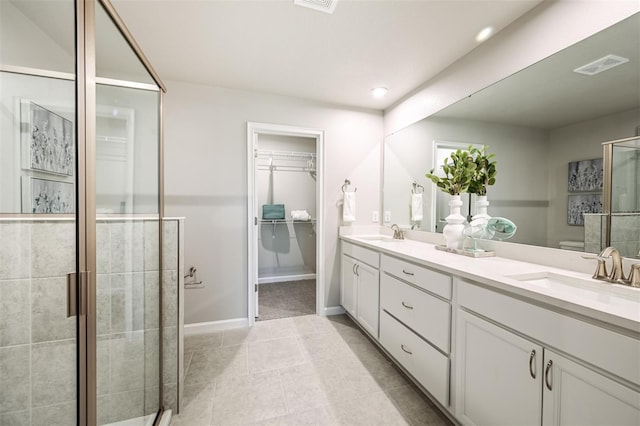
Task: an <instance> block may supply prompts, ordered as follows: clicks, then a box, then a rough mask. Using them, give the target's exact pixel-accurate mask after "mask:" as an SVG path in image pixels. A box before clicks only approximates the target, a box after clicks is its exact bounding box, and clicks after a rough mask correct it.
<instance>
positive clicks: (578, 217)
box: [567, 194, 602, 226]
mask: <svg viewBox="0 0 640 426" xmlns="http://www.w3.org/2000/svg"><path fill="white" fill-rule="evenodd" d="M567 212H568V218H567V223H568V224H569V225H578V226H584V216H583V214H584V213H602V194H580V195H569V202H568V207H567Z"/></svg>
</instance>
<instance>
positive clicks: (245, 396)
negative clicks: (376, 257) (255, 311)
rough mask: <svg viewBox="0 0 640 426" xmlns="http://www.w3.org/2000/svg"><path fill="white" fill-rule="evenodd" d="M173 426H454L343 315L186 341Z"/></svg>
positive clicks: (297, 319)
mask: <svg viewBox="0 0 640 426" xmlns="http://www.w3.org/2000/svg"><path fill="white" fill-rule="evenodd" d="M184 366H185V384H184V393H183V400H182V409H181V412H180V414H178V415H174V417H173V418H172V420H171V425H172V426H209V425H223V426H230V425H256V426H257V425H262V426H264V425H279V426H288V425H291V426H300V425H326V426H333V425H363V426H365V425H366V426H374V425H380V426H396V425H397V426H401V425H412V426H417V425H432V426H451V423H450V422H449V420H447V419H446V418H445V417H444V416H443V414H442V413H441V412H440V411H439V410H438V409H437V408H435V407H434V406H433V405H432V403H431V402H429V401H428V400H427V399H426V397H425V396H424V395H423V394H422V393H421V392H420V391H418V390H417V389H416V388H415V386H413V385H412V384H411V383H410V382H409V380H408V379H407V378H406V377H405V376H404V375H403V374H402V373H401V372H400V371H399V370H398V369H397V368H396V367H395V366H394V365H393V364H392V363H391V361H389V359H387V358H386V357H385V356H384V355H383V354H382V353H381V352H380V350H379V349H378V348H377V346H375V345H374V344H373V343H372V342H371V341H370V340H369V339H368V338H367V337H366V336H365V335H364V333H363V332H362V331H361V330H360V329H359V328H358V327H357V326H356V325H355V324H354V323H353V321H351V320H350V319H349V318H348V317H347V316H345V315H336V316H331V317H319V316H316V315H306V316H300V317H293V318H283V319H275V320H270V321H262V322H258V323H256V324H255V326H253V327H251V328H240V329H233V330H225V331H221V332H216V333H209V334H200V335H194V336H187V337H185V341H184Z"/></svg>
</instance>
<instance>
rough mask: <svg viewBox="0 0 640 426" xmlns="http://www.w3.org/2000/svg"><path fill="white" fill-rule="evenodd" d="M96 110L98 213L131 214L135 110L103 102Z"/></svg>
mask: <svg viewBox="0 0 640 426" xmlns="http://www.w3.org/2000/svg"><path fill="white" fill-rule="evenodd" d="M97 111H98V114H97V117H96V209H97V212H98V213H132V212H133V210H132V207H133V140H134V139H133V131H134V111H133V110H132V109H127V108H119V107H112V106H106V105H99V106H98V108H97Z"/></svg>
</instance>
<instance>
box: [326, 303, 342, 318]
mask: <svg viewBox="0 0 640 426" xmlns="http://www.w3.org/2000/svg"><path fill="white" fill-rule="evenodd" d="M344 313H346V311H345V310H344V308H343V307H342V306H340V305H338V306H327V307H326V308H324V315H325V316H327V317H328V316H331V315H342V314H344Z"/></svg>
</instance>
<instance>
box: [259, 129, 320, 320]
mask: <svg viewBox="0 0 640 426" xmlns="http://www.w3.org/2000/svg"><path fill="white" fill-rule="evenodd" d="M247 134H248V138H247V144H248V146H247V148H248V153H249V155H248V162H247V171H248V186H249V188H248V194H249V202H248V218H249V224H248V226H249V232H248V247H249V259H248V282H249V286H248V302H247V303H248V321H249V324H253V323H254V322H255V321H260V320H268V319H275V318H284V317H291V316H297V315H307V314H313V313H318V314H322V312H323V311H324V286H323V282H322V276H323V274H322V269H321V266H322V265H323V261H322V257H323V255H322V253H323V251H322V249H321V247H322V244H323V239H322V232H321V229H322V217H323V208H322V202H323V200H322V198H323V197H322V189H321V188H322V164H323V163H322V152H323V149H322V148H323V146H322V143H323V133H322V131H319V130H315V129H305V128H297V127H291V126H280V125H271V124H261V123H248V127H247Z"/></svg>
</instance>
